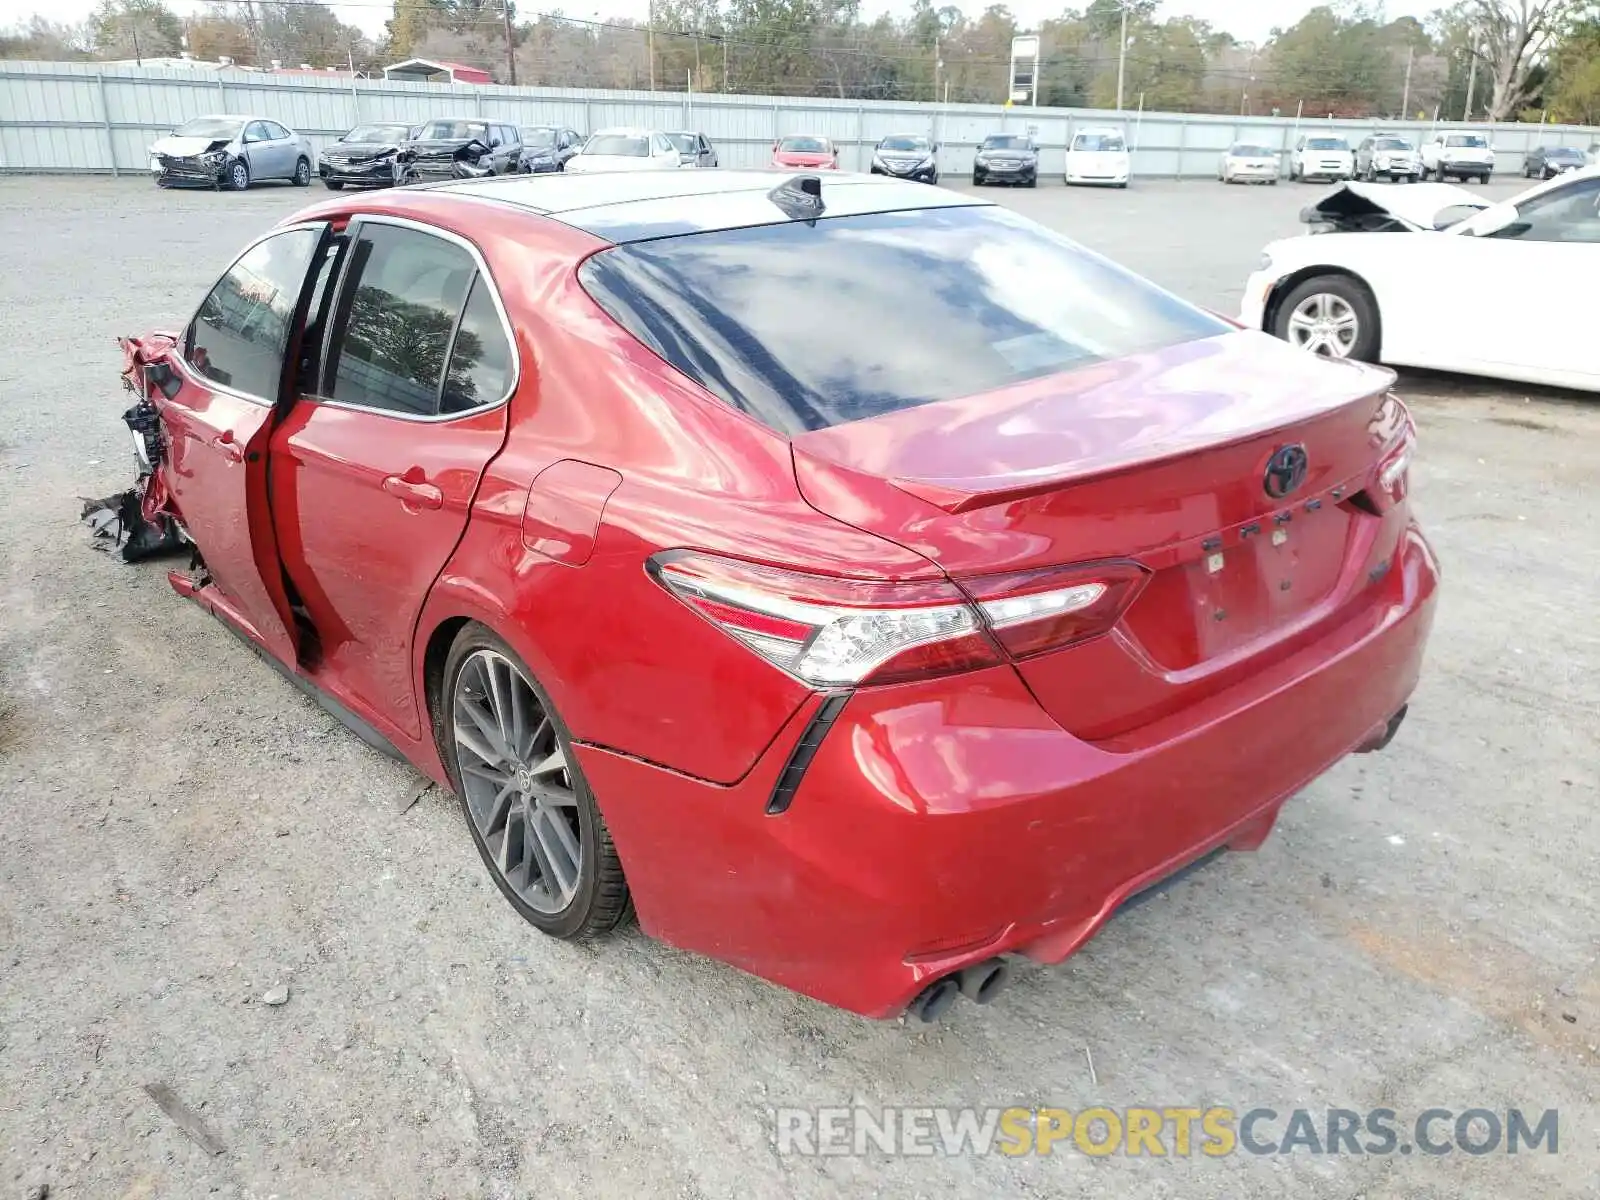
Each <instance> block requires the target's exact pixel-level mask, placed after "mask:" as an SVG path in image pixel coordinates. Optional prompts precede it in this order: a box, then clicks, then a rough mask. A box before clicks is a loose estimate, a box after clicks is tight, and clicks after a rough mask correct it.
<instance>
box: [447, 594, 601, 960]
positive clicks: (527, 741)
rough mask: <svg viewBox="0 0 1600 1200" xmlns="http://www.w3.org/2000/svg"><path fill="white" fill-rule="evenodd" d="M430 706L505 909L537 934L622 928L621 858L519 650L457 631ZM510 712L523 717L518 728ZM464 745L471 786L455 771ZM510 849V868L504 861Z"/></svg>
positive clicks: (473, 628)
mask: <svg viewBox="0 0 1600 1200" xmlns="http://www.w3.org/2000/svg"><path fill="white" fill-rule="evenodd" d="M486 681H487V682H489V683H490V685H491V686H489V687H485V686H484V684H485V682H486ZM491 692H492V693H493V694H492V695H491V694H490V693H491ZM513 694H514V695H515V699H513ZM502 700H503V701H504V703H505V707H506V709H507V713H506V714H505V715H502V714H501V712H500V707H499V704H500V702H501V701H502ZM434 709H435V712H434V720H433V724H434V736H435V738H436V739H437V741H438V745H439V750H440V753H441V755H442V757H443V759H444V764H445V769H446V770H447V771H448V772H449V776H450V784H451V786H452V787H453V788H454V789H455V792H456V795H457V797H459V798H460V801H461V811H462V815H463V816H464V817H465V818H466V821H467V828H468V830H469V831H470V832H471V834H472V840H473V843H474V844H475V845H476V846H477V847H478V854H479V856H480V857H481V858H482V859H483V863H484V866H485V867H487V868H488V870H489V874H490V877H491V878H492V879H493V880H494V882H495V886H496V887H498V888H499V889H500V893H501V895H503V896H504V897H505V898H506V899H507V900H508V901H509V902H510V903H511V907H512V908H514V909H516V910H517V912H518V913H519V914H520V915H521V916H522V918H523V919H524V920H526V921H527V922H528V923H529V924H530V925H532V926H533V927H534V928H536V929H538V930H539V931H540V932H541V933H546V934H549V935H550V936H551V937H556V938H561V939H563V940H568V941H574V940H579V939H583V938H592V937H600V936H604V935H605V934H608V933H611V932H612V931H613V930H615V929H616V928H617V927H618V926H619V925H621V924H623V923H624V922H625V921H626V920H627V919H628V918H629V917H630V916H631V915H632V903H631V900H630V897H629V894H628V882H627V879H626V878H625V877H624V875H623V872H622V860H621V859H620V858H619V857H618V855H617V851H616V846H615V845H614V844H613V843H612V840H611V832H610V830H609V829H608V828H607V827H606V823H605V818H604V817H602V816H601V814H600V808H599V806H598V805H597V804H596V803H595V800H594V795H593V793H592V792H591V791H590V790H589V785H588V782H587V781H586V780H585V779H584V777H583V772H582V770H581V768H580V767H579V766H578V761H577V759H576V757H575V756H574V755H573V752H572V738H571V735H570V734H569V733H568V731H567V727H566V725H565V724H564V723H563V722H562V720H561V717H560V715H559V714H558V713H557V712H556V710H555V705H554V704H553V703H552V702H551V700H550V696H549V694H548V693H546V692H545V690H544V689H543V688H542V687H540V686H539V684H538V683H537V682H535V681H534V679H533V676H532V674H531V673H530V672H529V671H528V669H527V668H526V667H525V666H524V665H523V664H522V660H521V659H520V658H518V656H517V654H516V651H514V650H512V648H511V647H510V646H509V645H507V644H506V643H505V641H503V640H502V639H501V638H500V637H498V636H497V635H496V634H495V633H493V632H492V631H491V630H489V629H487V628H486V627H484V626H482V625H478V624H476V623H472V624H468V625H466V626H465V627H463V629H462V630H461V633H460V634H459V635H458V636H457V637H456V640H455V644H454V645H452V646H451V647H450V654H449V657H448V658H446V660H445V667H444V677H443V687H442V690H441V693H440V695H439V696H438V698H437V702H436V704H435V705H434ZM512 713H520V714H521V716H520V722H521V723H520V725H519V724H517V723H516V719H515V718H513V717H512V716H511V714H512ZM474 714H476V716H474ZM495 728H500V729H509V731H510V732H509V734H505V735H502V737H500V738H494V737H492V736H491V734H490V733H486V732H485V731H486V729H487V730H493V729H495ZM468 743H472V744H476V745H478V746H479V747H480V748H482V749H483V750H484V751H486V753H479V752H478V751H476V750H473V749H471V747H470V745H468ZM513 743H520V744H513ZM464 746H465V747H466V753H467V756H468V759H469V760H470V761H469V764H468V769H469V771H470V772H471V777H472V782H471V784H470V785H469V784H467V783H466V782H464V780H463V775H462V761H461V758H462V752H463V747H464ZM558 760H559V765H558V766H556V767H554V768H552V767H551V764H552V763H553V762H556V761H558ZM501 785H504V789H508V790H509V791H510V799H509V800H506V799H505V797H506V795H507V790H502V786H501ZM550 797H556V799H555V800H553V801H552V800H549V798H550ZM496 813H498V814H500V815H499V816H498V818H497V817H496ZM558 821H559V822H561V827H560V828H559V829H557V828H556V827H555V825H554V824H553V823H554V822H558ZM541 829H543V830H546V831H547V832H546V833H544V834H541V833H539V832H538V831H539V830H541ZM513 843H514V844H513ZM574 845H575V846H576V851H575V853H574V851H573V847H574ZM552 847H554V849H552ZM513 856H515V859H516V861H515V862H514V863H510V865H508V866H504V867H503V866H502V865H501V863H502V861H506V862H509V860H510V859H511V858H512V857H513ZM574 862H575V863H576V868H575V869H576V874H575V876H574V875H573V870H574V867H573V864H574ZM544 864H552V865H551V866H550V868H549V876H550V880H551V881H553V882H554V883H555V884H557V885H558V886H557V887H555V888H552V887H551V886H550V881H547V880H546V879H545V875H546V872H545V871H544V870H542V869H540V868H541V866H542V865H544ZM557 864H558V865H557ZM535 874H537V876H538V878H537V879H533V877H534V876H535ZM530 879H533V881H532V882H529V880H530ZM567 881H570V889H569V888H568V887H567V886H566V883H567ZM541 888H542V889H543V890H542V891H541ZM562 897H565V899H564V900H563V899H562ZM530 900H531V901H533V903H530Z"/></svg>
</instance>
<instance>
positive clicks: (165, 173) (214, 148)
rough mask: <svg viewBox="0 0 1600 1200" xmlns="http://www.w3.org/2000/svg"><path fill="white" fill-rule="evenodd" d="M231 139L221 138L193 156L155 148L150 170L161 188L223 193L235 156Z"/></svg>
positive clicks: (157, 145) (159, 147)
mask: <svg viewBox="0 0 1600 1200" xmlns="http://www.w3.org/2000/svg"><path fill="white" fill-rule="evenodd" d="M229 144H230V143H229V140H228V139H227V138H217V139H215V140H213V141H212V143H211V144H210V145H209V146H207V147H206V148H205V149H204V150H201V151H199V152H198V153H193V154H176V153H171V152H165V153H164V152H163V151H162V145H161V143H157V144H156V146H155V147H153V148H152V151H151V155H150V171H151V173H152V174H153V175H154V176H155V179H156V184H157V185H158V186H160V187H208V188H212V189H214V190H220V189H221V188H222V186H223V185H224V183H225V182H226V181H227V178H228V168H229V166H231V165H232V163H233V155H232V154H230V153H229V152H228V147H229Z"/></svg>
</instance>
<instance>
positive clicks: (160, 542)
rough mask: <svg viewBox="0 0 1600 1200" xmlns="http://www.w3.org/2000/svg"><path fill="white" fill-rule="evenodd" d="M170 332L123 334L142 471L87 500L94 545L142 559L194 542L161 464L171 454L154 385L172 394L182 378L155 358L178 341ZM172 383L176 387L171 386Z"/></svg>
mask: <svg viewBox="0 0 1600 1200" xmlns="http://www.w3.org/2000/svg"><path fill="white" fill-rule="evenodd" d="M175 340H176V339H175V338H173V337H172V335H170V334H162V333H158V334H152V335H151V336H150V337H149V338H144V339H141V338H132V337H129V338H119V339H118V344H119V345H120V346H121V347H122V385H123V387H125V388H126V389H127V390H129V391H130V392H132V393H133V394H134V395H135V396H136V397H137V400H136V402H135V403H134V405H133V407H132V408H130V409H128V410H127V411H126V412H124V413H123V414H122V419H123V421H124V422H125V423H126V424H127V426H128V429H129V431H130V433H131V434H132V435H133V455H134V463H135V466H136V469H137V471H138V477H137V479H136V480H135V481H134V485H133V486H132V487H131V488H129V489H128V490H127V491H124V492H118V493H117V494H116V495H114V496H106V497H104V498H103V499H99V500H85V501H84V502H83V511H82V513H81V517H82V519H83V521H84V523H85V524H86V525H88V527H89V532H90V534H91V536H92V538H93V542H94V545H95V546H96V547H97V548H99V549H101V550H105V551H106V552H108V553H114V554H116V555H117V556H118V557H120V558H121V559H122V560H123V561H124V562H139V561H140V560H141V559H146V558H156V557H158V556H160V555H163V554H174V553H177V552H179V551H182V550H184V549H187V548H188V547H189V542H188V539H187V537H186V536H185V535H184V532H183V526H182V525H181V524H180V523H179V521H178V518H177V515H176V513H175V512H174V510H173V507H172V496H171V494H170V493H169V492H168V490H167V485H166V483H165V481H164V480H163V479H162V477H161V472H160V471H159V470H158V469H157V468H158V467H159V466H160V464H161V463H162V462H163V461H164V459H165V457H166V450H167V444H166V435H165V433H164V432H163V430H162V428H161V417H160V414H159V413H158V412H157V410H156V406H155V404H154V403H153V402H152V400H151V395H150V393H151V390H152V389H156V390H160V391H161V392H162V393H163V394H164V395H170V394H172V392H175V391H176V390H177V383H178V380H177V379H176V377H175V376H174V375H173V374H172V368H171V367H169V366H168V365H167V364H166V363H165V362H162V361H153V360H155V359H157V358H158V357H159V356H160V355H162V354H164V353H165V352H166V350H167V349H169V348H170V347H171V346H172V345H173V343H174V342H175ZM169 389H170V390H169Z"/></svg>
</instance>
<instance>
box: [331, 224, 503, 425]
mask: <svg viewBox="0 0 1600 1200" xmlns="http://www.w3.org/2000/svg"><path fill="white" fill-rule="evenodd" d="M349 253H350V256H351V261H350V267H349V270H348V272H347V275H346V282H345V284H344V289H343V292H342V295H341V300H340V310H341V311H340V314H339V317H338V318H337V319H336V320H335V323H334V336H333V338H332V341H331V344H330V347H329V352H328V367H327V370H326V372H325V376H324V377H325V379H326V380H328V381H329V382H328V387H329V394H330V396H331V398H332V399H334V400H337V401H340V402H342V403H345V404H354V405H359V406H361V407H363V408H373V409H379V410H383V411H388V412H395V413H402V414H405V415H409V416H433V415H435V414H436V413H438V412H440V411H442V409H441V396H442V394H443V393H444V391H445V390H446V389H445V388H444V383H445V375H446V371H445V365H446V363H447V362H450V361H451V351H452V346H453V345H454V344H455V342H456V340H457V327H458V325H459V324H463V322H462V321H461V318H462V316H463V309H464V308H465V307H466V305H467V299H468V295H469V293H471V292H472V291H474V290H475V289H474V279H475V278H476V276H477V266H476V264H475V263H474V261H473V259H472V256H471V255H469V254H468V253H467V252H466V251H465V250H463V249H462V248H461V247H460V246H457V245H455V244H454V243H452V242H447V241H445V240H444V239H442V238H437V237H434V236H432V235H431V234H427V233H423V232H421V231H419V230H414V229H403V228H399V227H396V226H392V225H379V224H364V225H362V226H361V228H360V230H359V231H358V233H357V236H356V239H355V242H354V243H353V245H352V246H351V248H350V252H349ZM477 290H482V289H481V288H480V289H477ZM484 299H485V300H486V301H487V300H488V297H487V295H485V297H484ZM489 309H490V312H491V313H493V309H494V306H493V303H492V301H490V302H489ZM493 332H494V334H495V335H496V336H498V337H499V338H500V345H501V350H500V354H501V355H502V357H503V358H504V359H505V360H506V361H509V350H508V349H506V348H505V346H504V335H503V333H501V332H500V330H499V317H498V314H495V316H494V330H493ZM489 335H490V331H488V330H486V329H483V328H476V329H474V330H473V331H471V340H473V341H475V342H477V343H478V345H477V348H476V350H475V351H473V352H472V356H473V357H475V358H482V357H483V356H484V354H485V351H484V349H483V345H482V342H483V339H484V338H485V337H487V336H489ZM463 353H464V354H466V353H467V351H465V350H464V351H463ZM468 374H469V376H470V374H471V373H470V372H469V373H468ZM476 388H477V385H476V384H474V386H473V387H472V388H471V389H469V390H467V391H465V392H463V391H460V390H458V391H457V392H456V393H454V395H455V397H456V400H455V402H456V403H457V404H458V407H457V408H454V409H450V410H448V411H460V410H461V409H464V408H471V407H473V406H475V405H476V404H479V403H489V402H493V401H497V400H500V399H502V398H503V396H504V389H503V388H502V389H501V390H500V391H499V392H497V393H495V394H493V395H489V396H483V397H479V396H478V393H477V390H476Z"/></svg>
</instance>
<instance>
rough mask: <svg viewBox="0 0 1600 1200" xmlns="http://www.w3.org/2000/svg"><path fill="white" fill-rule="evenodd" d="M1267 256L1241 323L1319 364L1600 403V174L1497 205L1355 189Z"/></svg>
mask: <svg viewBox="0 0 1600 1200" xmlns="http://www.w3.org/2000/svg"><path fill="white" fill-rule="evenodd" d="M1301 220H1302V221H1304V222H1306V223H1307V224H1309V225H1310V226H1311V227H1312V230H1311V234H1310V235H1307V236H1301V237H1293V238H1285V239H1283V240H1281V241H1276V242H1273V243H1272V244H1270V245H1269V246H1267V248H1266V250H1265V251H1264V252H1263V253H1262V256H1261V263H1260V266H1259V268H1258V269H1257V270H1256V271H1255V273H1254V274H1252V275H1251V276H1250V278H1249V279H1248V280H1247V281H1246V283H1245V293H1244V300H1243V303H1242V305H1241V310H1240V317H1239V319H1240V321H1241V323H1242V324H1244V325H1246V326H1248V327H1250V328H1253V329H1263V330H1266V331H1267V332H1268V333H1272V334H1276V335H1277V336H1278V337H1281V338H1283V339H1285V340H1287V341H1289V342H1292V343H1293V344H1295V345H1297V346H1299V347H1301V348H1302V349H1305V350H1307V351H1310V352H1312V353H1315V354H1323V355H1327V356H1329V357H1331V358H1356V359H1361V360H1363V361H1366V362H1383V363H1388V364H1390V365H1394V366H1408V367H1427V368H1432V369H1435V370H1442V371H1460V372H1462V373H1464V374H1468V375H1488V376H1494V377H1497V378H1502V379H1514V380H1518V381H1521V382H1524V383H1541V384H1548V385H1551V386H1555V387H1569V388H1579V389H1583V390H1585V391H1600V336H1597V330H1600V301H1597V300H1596V296H1597V295H1600V291H1597V289H1596V286H1595V280H1596V279H1600V168H1594V167H1590V168H1587V169H1585V170H1582V171H1575V172H1569V173H1567V174H1564V175H1560V176H1557V177H1556V178H1555V179H1552V180H1549V181H1547V182H1545V183H1541V184H1539V185H1538V186H1536V187H1532V188H1530V189H1528V190H1527V191H1526V192H1523V193H1522V194H1521V195H1519V196H1517V197H1516V198H1515V199H1512V200H1509V201H1506V202H1504V203H1500V204H1491V203H1489V202H1488V201H1487V200H1486V199H1484V197H1483V195H1482V193H1481V192H1469V191H1467V190H1466V189H1465V188H1462V187H1457V186H1454V185H1451V184H1445V183H1421V184H1415V185H1413V186H1411V187H1407V188H1392V187H1383V186H1380V185H1376V184H1367V183H1347V184H1344V185H1342V186H1340V187H1338V188H1336V189H1334V190H1333V191H1332V192H1330V193H1328V195H1326V196H1324V197H1323V198H1322V199H1321V200H1319V201H1318V202H1317V203H1315V204H1313V205H1311V206H1309V207H1308V208H1306V209H1305V210H1304V211H1303V212H1302V213H1301Z"/></svg>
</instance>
